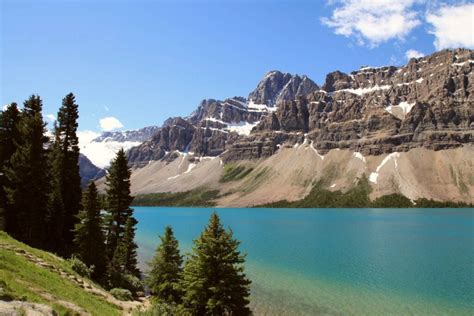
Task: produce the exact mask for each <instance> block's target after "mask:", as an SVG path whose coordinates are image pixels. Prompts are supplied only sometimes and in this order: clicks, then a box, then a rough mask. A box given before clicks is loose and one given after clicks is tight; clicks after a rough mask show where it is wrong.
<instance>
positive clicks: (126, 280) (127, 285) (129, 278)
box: [122, 274, 143, 294]
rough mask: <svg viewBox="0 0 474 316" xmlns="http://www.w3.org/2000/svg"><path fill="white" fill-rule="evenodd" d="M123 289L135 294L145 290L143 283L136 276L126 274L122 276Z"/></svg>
mask: <svg viewBox="0 0 474 316" xmlns="http://www.w3.org/2000/svg"><path fill="white" fill-rule="evenodd" d="M122 287H123V288H124V289H127V290H129V291H130V292H132V293H133V294H136V293H137V292H140V291H142V290H143V283H142V281H141V280H140V279H139V278H137V277H136V276H134V275H131V274H124V275H122Z"/></svg>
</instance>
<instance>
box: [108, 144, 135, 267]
mask: <svg viewBox="0 0 474 316" xmlns="http://www.w3.org/2000/svg"><path fill="white" fill-rule="evenodd" d="M106 186H107V190H106V191H107V217H106V243H107V254H108V257H109V259H110V260H112V258H113V257H114V254H115V250H116V248H117V245H118V244H119V241H120V240H121V238H122V237H123V235H124V232H125V224H126V222H127V220H128V218H130V217H131V216H132V214H133V210H132V209H131V208H130V204H131V203H132V201H133V198H132V196H131V195H130V169H129V167H128V161H127V157H126V156H125V151H124V150H123V149H120V150H119V151H118V153H117V155H116V157H115V159H114V160H113V161H112V163H111V165H110V169H109V174H108V175H107V177H106Z"/></svg>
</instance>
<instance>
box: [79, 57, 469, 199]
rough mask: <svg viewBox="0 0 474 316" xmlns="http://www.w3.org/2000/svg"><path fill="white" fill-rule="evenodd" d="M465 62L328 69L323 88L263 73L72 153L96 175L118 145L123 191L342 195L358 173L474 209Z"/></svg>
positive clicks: (397, 189) (381, 191)
mask: <svg viewBox="0 0 474 316" xmlns="http://www.w3.org/2000/svg"><path fill="white" fill-rule="evenodd" d="M473 65H474V51H473V50H469V49H456V50H443V51H439V52H436V53H434V54H432V55H430V56H426V57H421V58H412V59H411V60H410V61H409V62H408V64H407V65H404V66H401V67H394V66H387V67H370V66H363V67H361V68H360V69H359V70H356V71H353V72H351V73H343V72H340V71H334V72H331V73H329V74H327V76H326V80H325V82H324V83H323V84H322V85H318V84H316V83H315V82H314V81H312V80H311V79H310V78H308V77H307V76H299V75H292V74H287V73H282V72H280V71H270V72H268V73H267V74H266V75H265V76H264V77H263V78H262V80H261V81H260V82H259V83H258V85H257V87H256V88H255V89H254V90H253V91H251V92H250V93H249V95H248V96H247V97H229V98H228V99H225V100H214V99H206V100H203V101H202V102H201V103H200V104H199V105H198V107H197V109H196V110H195V111H194V112H192V113H191V114H190V115H189V116H187V117H173V118H169V119H167V120H166V121H165V122H164V123H163V124H162V125H161V126H160V127H156V126H153V127H147V128H144V129H140V130H137V131H134V132H132V131H129V132H114V133H107V134H103V135H101V136H100V137H96V138H94V139H93V140H92V141H90V142H88V143H87V144H86V145H84V146H85V147H81V152H83V153H84V154H85V155H86V156H87V157H88V158H89V159H90V160H92V162H94V163H96V161H99V160H100V162H99V167H105V166H106V165H107V163H105V162H108V161H110V159H111V158H112V157H113V153H114V152H115V151H116V149H117V148H118V147H119V146H123V147H125V149H128V153H127V154H128V158H129V162H130V164H131V165H132V166H133V172H132V191H133V193H134V194H146V193H157V192H180V191H188V190H193V189H197V188H208V189H216V190H219V192H220V195H219V199H218V200H217V203H218V205H221V206H249V205H257V204H263V203H270V202H274V201H278V200H282V199H287V200H297V199H301V198H303V197H304V196H305V195H306V194H308V192H309V191H310V190H311V188H312V186H313V185H314V184H315V183H316V182H319V183H324V185H325V186H326V188H327V189H328V190H341V191H345V190H348V189H350V188H351V187H353V186H354V185H355V184H356V183H357V182H358V181H359V179H361V178H362V177H364V176H365V177H366V178H367V179H368V181H369V183H370V185H371V187H372V193H371V198H376V197H378V196H381V195H386V194H391V193H400V194H403V195H405V196H407V197H408V198H410V199H413V200H414V199H417V198H420V197H426V198H432V199H435V200H444V201H446V200H450V201H464V202H469V203H473V202H474V198H473V197H474V158H473V157H474V155H473V154H474V150H473V149H474V147H473V146H472V144H473V140H474V85H473V79H474V78H473V73H472V67H473ZM98 148H101V149H100V150H98ZM84 149H85V150H84ZM88 151H90V152H92V153H94V154H95V155H101V154H100V152H101V151H102V152H107V153H108V156H107V158H106V159H108V160H106V159H105V158H100V159H99V158H98V159H94V158H93V157H91V154H88ZM100 157H105V156H100ZM95 160H96V161H95ZM229 172H230V173H232V172H233V173H234V174H235V175H236V176H235V177H233V178H232V180H231V181H223V177H225V176H226V175H227V176H228V175H229ZM227 178H228V177H227ZM323 180H324V181H323ZM99 183H100V181H99Z"/></svg>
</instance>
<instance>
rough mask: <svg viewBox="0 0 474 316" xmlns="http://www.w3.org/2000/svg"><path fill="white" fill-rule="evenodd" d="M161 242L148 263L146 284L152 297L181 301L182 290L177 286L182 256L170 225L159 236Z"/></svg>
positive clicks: (168, 301)
mask: <svg viewBox="0 0 474 316" xmlns="http://www.w3.org/2000/svg"><path fill="white" fill-rule="evenodd" d="M160 240H161V244H160V245H159V246H158V248H157V249H156V253H155V257H154V258H153V260H152V261H151V262H150V263H149V264H148V265H149V266H150V272H149V274H148V278H147V285H148V286H149V288H150V291H151V293H152V295H153V296H154V297H156V298H157V299H158V300H159V301H162V302H165V303H169V304H172V303H176V304H179V303H180V302H181V295H182V292H181V290H180V288H179V282H180V280H181V273H182V267H181V265H182V264H183V258H182V256H181V255H180V253H179V245H178V241H177V240H176V238H175V237H174V235H173V230H172V229H171V227H170V226H167V227H166V228H165V234H164V236H160Z"/></svg>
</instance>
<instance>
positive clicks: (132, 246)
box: [109, 217, 140, 290]
mask: <svg viewBox="0 0 474 316" xmlns="http://www.w3.org/2000/svg"><path fill="white" fill-rule="evenodd" d="M136 224H137V221H136V220H135V219H134V218H133V217H129V218H128V219H127V222H126V223H125V229H124V234H123V236H122V237H121V238H120V239H119V241H118V244H117V247H116V248H115V252H114V255H113V257H112V260H111V262H110V265H109V275H110V283H111V285H112V286H113V287H122V288H127V289H129V290H132V289H131V288H129V286H130V284H129V281H128V279H129V277H128V276H133V277H136V278H140V270H138V268H137V264H138V261H137V248H138V246H137V244H136V243H135V241H134V238H135V225H136Z"/></svg>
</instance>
